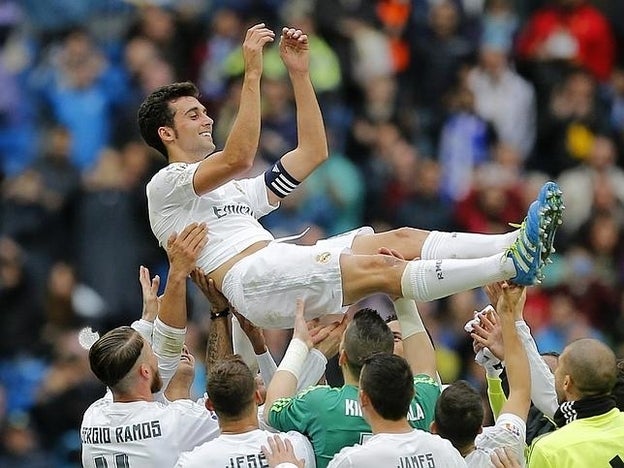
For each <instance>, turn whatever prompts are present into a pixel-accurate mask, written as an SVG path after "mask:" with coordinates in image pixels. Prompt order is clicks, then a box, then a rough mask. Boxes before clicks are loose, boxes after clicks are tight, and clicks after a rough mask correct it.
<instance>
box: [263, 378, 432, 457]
mask: <svg viewBox="0 0 624 468" xmlns="http://www.w3.org/2000/svg"><path fill="white" fill-rule="evenodd" d="M414 390H415V396H414V399H413V400H412V404H411V405H410V410H409V413H408V414H407V420H408V422H409V423H410V425H411V426H412V427H414V428H417V429H423V430H425V431H428V430H429V425H430V424H431V421H432V420H433V413H434V410H435V403H436V400H437V399H438V396H440V386H439V385H438V383H437V382H436V381H435V380H433V379H432V378H431V377H429V376H428V375H424V374H420V375H417V376H415V377H414ZM268 421H269V424H270V425H271V426H273V427H274V428H276V429H278V430H280V431H298V432H301V433H302V434H304V435H306V436H307V437H308V438H309V439H310V440H311V442H312V446H313V447H314V453H315V455H316V466H317V467H318V468H325V467H326V466H327V465H328V463H329V461H330V460H331V459H332V458H333V456H334V455H335V454H336V453H338V452H339V451H340V450H341V449H342V448H343V447H349V446H351V445H354V444H357V443H359V444H361V443H363V442H364V441H365V440H366V438H368V437H370V436H372V431H371V428H370V426H369V425H368V423H367V422H366V421H365V420H364V418H363V417H362V410H361V408H360V404H359V402H358V387H356V386H355V385H344V386H342V387H337V388H336V387H329V386H327V385H318V386H315V387H310V388H308V389H306V390H303V391H302V392H300V393H299V394H297V395H296V396H295V397H292V398H281V399H279V400H277V401H275V403H273V405H272V406H271V408H269V418H268Z"/></svg>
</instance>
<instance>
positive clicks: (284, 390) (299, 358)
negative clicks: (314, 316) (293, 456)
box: [264, 300, 312, 422]
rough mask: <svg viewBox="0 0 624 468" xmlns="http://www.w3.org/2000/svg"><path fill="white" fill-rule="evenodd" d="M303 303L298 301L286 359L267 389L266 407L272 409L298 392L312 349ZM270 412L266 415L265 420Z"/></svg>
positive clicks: (285, 355)
mask: <svg viewBox="0 0 624 468" xmlns="http://www.w3.org/2000/svg"><path fill="white" fill-rule="evenodd" d="M303 311H304V305H303V301H301V300H297V315H296V317H295V328H294V330H293V338H292V340H291V341H290V345H289V346H288V349H287V350H286V354H284V358H283V359H282V362H280V365H279V366H278V368H277V371H276V372H275V375H274V376H273V379H271V382H270V383H269V385H268V387H267V394H266V400H265V406H266V407H267V408H270V407H271V406H272V405H273V403H274V402H275V401H276V400H278V399H279V398H285V397H290V396H293V395H294V394H295V392H296V391H297V382H298V380H299V377H300V375H301V371H302V368H303V365H304V363H305V361H306V358H307V357H308V353H309V351H310V348H311V347H312V339H311V338H310V332H309V331H308V324H307V323H306V321H305V318H304V317H303ZM269 413H270V411H266V412H265V413H264V417H265V419H267V422H268V417H269Z"/></svg>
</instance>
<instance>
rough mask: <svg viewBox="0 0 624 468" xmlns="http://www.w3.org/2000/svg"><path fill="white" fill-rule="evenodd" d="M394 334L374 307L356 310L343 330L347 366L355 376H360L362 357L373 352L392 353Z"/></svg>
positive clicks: (364, 357)
mask: <svg viewBox="0 0 624 468" xmlns="http://www.w3.org/2000/svg"><path fill="white" fill-rule="evenodd" d="M393 349H394V336H393V335H392V331H391V330H390V328H388V325H386V322H384V320H383V319H382V318H381V317H380V316H379V313H378V312H377V311H376V310H374V309H369V308H364V309H360V310H358V311H357V312H356V313H355V315H354V316H353V320H352V321H351V323H350V324H349V325H348V326H347V329H346V330H345V338H344V350H345V352H346V353H347V366H349V369H350V370H351V372H352V373H353V375H354V376H355V377H359V376H360V371H361V370H362V365H363V364H364V359H366V358H367V357H368V356H370V355H371V354H374V353H392V350H393Z"/></svg>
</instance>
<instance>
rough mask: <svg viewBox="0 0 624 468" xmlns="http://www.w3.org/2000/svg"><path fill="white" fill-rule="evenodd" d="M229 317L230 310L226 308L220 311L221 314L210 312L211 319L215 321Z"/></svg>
mask: <svg viewBox="0 0 624 468" xmlns="http://www.w3.org/2000/svg"><path fill="white" fill-rule="evenodd" d="M228 315H230V308H229V307H226V308H225V309H223V310H220V311H219V312H212V311H211V312H210V319H211V320H215V319H218V318H221V317H227V316H228Z"/></svg>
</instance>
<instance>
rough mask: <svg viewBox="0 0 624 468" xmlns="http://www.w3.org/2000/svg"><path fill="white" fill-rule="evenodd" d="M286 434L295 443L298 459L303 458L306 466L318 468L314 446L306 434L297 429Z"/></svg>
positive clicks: (294, 447) (307, 467)
mask: <svg viewBox="0 0 624 468" xmlns="http://www.w3.org/2000/svg"><path fill="white" fill-rule="evenodd" d="M286 436H287V437H288V439H289V440H290V442H291V443H292V445H293V449H294V450H295V455H296V456H297V458H298V459H303V461H304V463H305V468H316V456H315V455H314V448H313V447H312V444H311V443H310V441H309V440H308V438H307V437H306V436H304V435H303V434H301V433H300V432H296V431H289V432H287V433H286Z"/></svg>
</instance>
